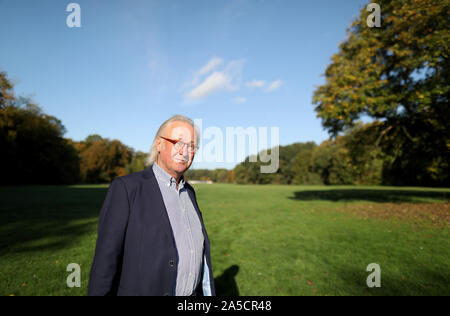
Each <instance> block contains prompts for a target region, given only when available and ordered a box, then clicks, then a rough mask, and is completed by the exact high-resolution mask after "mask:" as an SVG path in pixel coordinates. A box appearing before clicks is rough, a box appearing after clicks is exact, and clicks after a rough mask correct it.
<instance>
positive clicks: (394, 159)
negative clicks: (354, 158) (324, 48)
mask: <svg viewBox="0 0 450 316" xmlns="http://www.w3.org/2000/svg"><path fill="white" fill-rule="evenodd" d="M376 2H377V3H378V4H379V5H380V8H381V27H369V26H368V25H367V17H368V15H369V14H371V12H367V11H366V8H364V9H363V10H361V13H360V15H359V18H358V19H356V20H355V21H354V22H353V23H352V24H351V26H350V28H349V29H348V36H347V39H346V40H345V42H344V43H342V44H341V45H340V47H339V52H338V53H337V54H335V55H333V56H332V63H331V64H330V65H329V66H328V67H327V69H326V71H325V77H326V83H325V84H323V85H321V86H319V87H318V88H317V89H316V90H315V92H314V96H313V103H314V104H315V106H316V107H315V110H316V112H317V115H318V117H320V118H321V119H322V124H323V126H324V127H325V128H326V129H327V130H328V131H329V133H330V134H331V135H332V136H333V137H336V136H337V135H338V134H339V133H340V132H342V131H343V130H344V129H345V128H347V127H351V126H353V125H354V124H355V122H357V121H358V120H359V119H360V118H361V117H362V116H368V117H370V118H372V119H373V120H374V122H373V124H372V126H371V128H366V129H365V131H366V132H367V134H365V135H364V134H363V133H360V137H369V138H371V139H374V143H376V144H377V146H379V148H380V149H381V150H382V152H383V154H384V161H383V183H385V184H397V185H402V184H409V185H445V186H448V185H449V184H450V165H449V163H450V107H449V103H448V97H449V86H450V85H449V79H448V78H450V74H449V61H448V57H449V56H448V53H449V51H450V50H449V47H448V46H449V43H450V36H449V28H448V12H449V9H450V2H449V1H447V0H396V1H388V0H377V1H376ZM374 135H375V136H374Z"/></svg>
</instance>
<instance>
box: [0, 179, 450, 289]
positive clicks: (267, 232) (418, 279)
mask: <svg viewBox="0 0 450 316" xmlns="http://www.w3.org/2000/svg"><path fill="white" fill-rule="evenodd" d="M195 188H196V191H197V198H198V203H199V205H200V208H201V210H202V212H203V217H204V220H205V224H206V227H207V230H208V233H209V236H210V239H211V243H212V259H213V270H214V276H215V280H216V287H217V292H218V295H450V250H449V249H450V247H449V229H450V226H449V225H450V224H449V223H450V203H449V199H450V189H426V188H405V187H401V188H399V187H354V186H282V185H278V186H277V185H267V186H252V185H247V186H241V185H229V184H213V185H196V186H195ZM106 190H107V186H104V185H98V186H96V185H89V186H88V185H86V186H31V187H0V201H1V204H0V219H1V222H0V223H1V224H0V244H1V246H0V259H1V261H0V262H1V264H0V295H16V296H17V295H85V294H86V292H87V285H88V279H89V270H90V266H91V262H92V258H93V254H94V247H95V241H96V230H97V218H98V213H99V211H100V208H101V205H102V203H103V199H104V197H105V194H106ZM69 263H78V264H80V265H81V287H80V288H69V287H67V285H66V278H67V276H68V275H69V274H70V272H67V271H66V267H67V265H68V264H69ZM370 263H378V264H379V265H380V267H381V287H380V288H368V287H367V285H366V278H367V277H368V276H369V274H370V273H371V272H367V271H366V267H367V265H368V264H370Z"/></svg>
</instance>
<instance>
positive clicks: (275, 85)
mask: <svg viewBox="0 0 450 316" xmlns="http://www.w3.org/2000/svg"><path fill="white" fill-rule="evenodd" d="M283 84H284V82H283V80H275V81H274V82H272V83H271V84H270V85H269V86H268V87H267V90H266V91H267V92H273V91H275V90H277V89H278V88H280V87H281V86H282V85H283Z"/></svg>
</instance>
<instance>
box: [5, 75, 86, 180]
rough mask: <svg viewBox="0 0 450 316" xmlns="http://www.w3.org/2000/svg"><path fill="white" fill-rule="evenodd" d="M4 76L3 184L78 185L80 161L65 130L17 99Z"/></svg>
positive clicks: (23, 100)
mask: <svg viewBox="0 0 450 316" xmlns="http://www.w3.org/2000/svg"><path fill="white" fill-rule="evenodd" d="M12 89H13V86H12V84H11V83H10V82H9V81H8V79H7V76H6V73H5V72H1V73H0V91H1V92H0V148H2V155H1V156H0V165H1V166H2V167H3V170H4V171H3V172H2V177H1V182H0V183H1V184H35V183H42V184H57V183H59V184H60V183H74V182H76V181H78V157H77V154H76V151H75V150H74V148H73V146H71V141H70V140H67V139H64V138H63V135H64V133H65V128H64V126H63V125H62V123H61V121H60V120H58V119H57V118H55V117H54V116H51V115H47V114H45V113H43V112H42V110H41V108H40V107H39V106H38V105H36V104H34V103H33V102H32V101H31V100H29V99H27V98H22V97H19V98H18V97H15V96H14V93H13V90H12Z"/></svg>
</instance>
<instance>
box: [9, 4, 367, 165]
mask: <svg viewBox="0 0 450 316" xmlns="http://www.w3.org/2000/svg"><path fill="white" fill-rule="evenodd" d="M71 2H76V3H78V4H79V5H80V8H81V27H80V28H76V27H74V28H69V27H68V26H67V25H66V18H67V16H68V15H69V14H70V12H66V7H67V5H68V4H69V3H71ZM367 3H368V1H367V0H366V1H361V0H346V1H320V0H317V1H300V0H293V1H269V0H267V1H262V0H261V1H258V0H242V1H231V0H210V1H194V0H184V1H172V0H166V1H135V0H133V1H106V0H95V1H94V0H89V1H88V0H85V1H82V0H79V1H61V0H60V1H54V0H36V1H22V0H0V37H1V38H2V39H3V40H2V44H0V45H1V46H0V67H1V68H2V70H5V71H7V72H8V76H9V78H10V79H11V80H12V81H13V83H15V91H16V94H18V95H23V96H31V97H32V99H33V100H34V101H36V102H37V103H38V104H39V105H40V106H41V107H42V108H43V110H44V111H45V112H46V113H48V114H50V115H54V116H56V117H57V118H59V119H60V120H62V123H63V124H64V126H65V127H66V129H67V133H66V135H65V137H68V138H72V139H74V140H82V139H84V138H85V137H86V136H88V135H90V134H100V135H101V136H103V137H107V138H111V139H119V140H121V141H122V142H123V143H125V144H127V145H128V146H131V147H133V148H134V149H135V150H142V151H148V150H149V147H150V145H151V142H152V139H153V137H154V134H155V132H156V130H157V128H158V127H159V125H160V124H161V123H162V122H163V121H164V120H166V119H167V118H169V117H170V116H171V115H173V114H184V115H187V116H189V117H191V118H192V119H202V124H203V127H204V128H205V127H209V126H214V127H218V128H220V129H223V131H224V132H225V128H226V127H239V126H241V127H243V128H247V127H250V126H254V127H269V128H270V127H278V128H279V134H280V137H279V143H280V144H281V145H287V144H291V143H294V142H305V141H315V142H316V143H320V142H321V141H323V140H325V139H327V138H328V134H327V133H326V132H325V131H324V130H323V128H322V126H321V123H320V119H318V118H317V117H316V113H315V112H314V106H313V105H312V103H311V98H312V94H313V91H314V88H315V86H317V85H320V84H322V83H324V77H323V76H322V74H323V73H324V71H325V68H326V66H327V65H328V64H329V63H330V58H331V56H332V54H334V53H336V52H337V51H338V45H339V43H340V42H342V41H343V40H344V39H345V36H346V28H347V27H348V26H349V25H350V23H351V21H352V20H353V19H354V18H355V17H356V16H357V15H358V14H359V11H360V10H361V9H362V8H364V7H365V5H366V4H367ZM232 166H233V165H230V164H226V163H214V162H212V163H199V164H197V165H196V167H199V168H200V167H203V168H215V167H232Z"/></svg>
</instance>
